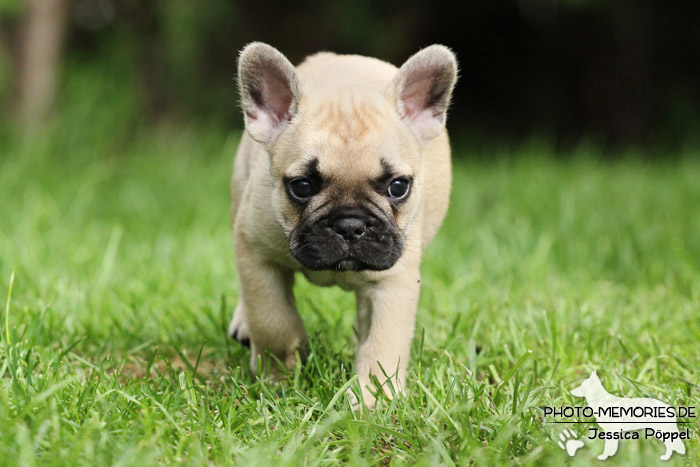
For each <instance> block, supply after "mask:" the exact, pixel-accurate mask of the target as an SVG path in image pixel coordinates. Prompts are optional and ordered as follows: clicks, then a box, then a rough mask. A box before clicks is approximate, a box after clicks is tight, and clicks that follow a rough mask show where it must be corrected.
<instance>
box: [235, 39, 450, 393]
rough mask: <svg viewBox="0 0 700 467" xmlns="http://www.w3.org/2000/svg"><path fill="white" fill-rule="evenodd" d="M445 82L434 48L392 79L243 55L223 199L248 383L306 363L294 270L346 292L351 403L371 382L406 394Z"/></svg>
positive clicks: (348, 66) (433, 224)
mask: <svg viewBox="0 0 700 467" xmlns="http://www.w3.org/2000/svg"><path fill="white" fill-rule="evenodd" d="M456 79H457V62H456V59H455V56H454V54H453V53H452V52H451V51H450V50H449V49H448V48H447V47H444V46H442V45H432V46H430V47H427V48H425V49H423V50H421V51H419V52H418V53H416V54H415V55H413V56H412V57H411V58H409V59H408V61H406V63H404V64H403V65H402V66H401V68H398V69H397V68H396V67H394V66H393V65H390V64H389V63H386V62H383V61H380V60H377V59H375V58H369V57H362V56H358V55H336V54H333V53H325V52H324V53H319V54H316V55H312V56H310V57H308V58H307V59H306V60H305V61H304V62H303V63H302V64H301V65H299V66H298V67H296V68H295V67H294V66H293V65H292V64H291V63H290V62H289V60H287V58H286V57H285V56H284V55H282V54H281V53H280V52H279V51H278V50H277V49H275V48H273V47H271V46H269V45H267V44H263V43H260V42H255V43H251V44H249V45H248V46H246V47H245V48H244V49H243V51H242V52H241V54H240V58H239V62H238V85H239V89H240V97H241V105H242V107H243V112H244V118H245V128H246V131H245V134H244V135H243V138H242V140H241V142H240V146H239V148H238V153H237V155H236V159H235V163H234V172H233V182H232V188H231V197H232V204H231V214H232V218H233V237H234V246H235V252H236V266H237V269H238V280H239V285H240V288H239V291H240V298H239V302H238V305H237V307H236V309H235V312H234V314H233V320H232V322H231V325H230V328H229V333H230V335H231V336H232V337H234V338H235V339H237V340H238V341H240V342H241V343H243V344H244V345H248V344H249V345H250V347H251V350H252V355H251V361H250V366H251V369H252V371H253V372H254V373H255V372H256V371H257V368H258V359H259V358H260V359H261V362H262V368H263V371H264V372H266V373H267V374H271V375H273V376H274V375H276V374H277V375H278V374H279V372H280V371H283V369H281V368H280V367H279V362H281V364H282V365H284V366H285V367H286V368H287V369H290V370H291V369H293V368H294V367H295V365H297V364H298V361H297V360H299V359H301V360H303V359H304V357H305V355H306V353H307V344H308V343H307V335H306V331H305V329H304V325H303V323H302V320H301V318H300V316H299V313H298V312H297V309H296V306H295V304H294V296H293V293H292V286H293V284H294V274H295V272H297V271H298V272H301V273H302V274H304V275H305V276H306V277H307V278H308V279H309V281H311V282H312V283H314V284H318V285H323V286H327V285H339V286H340V287H342V288H343V289H345V290H352V291H354V292H355V294H356V297H357V334H358V340H359V347H358V350H357V356H356V359H355V371H356V372H357V374H358V378H359V382H360V385H361V387H362V397H363V399H364V402H365V403H366V404H367V405H368V406H372V405H373V404H374V403H375V401H376V399H375V395H374V394H373V392H374V393H376V390H375V389H374V388H373V386H372V380H373V379H374V377H376V378H377V379H378V381H379V382H380V383H381V384H382V386H383V389H384V391H385V392H386V393H387V394H388V395H389V396H391V387H393V389H394V390H396V391H401V390H403V389H404V388H405V387H406V374H407V369H408V363H409V357H410V347H411V340H412V338H413V333H414V327H415V317H416V309H417V305H418V295H419V290H420V261H421V254H422V252H423V250H424V249H425V247H426V246H427V245H428V243H429V242H430V241H431V239H432V238H433V236H434V235H435V233H436V232H437V230H438V228H439V226H440V224H441V223H442V220H443V218H444V216H445V212H446V210H447V205H448V201H449V195H450V184H451V162H450V145H449V141H448V137H447V132H446V130H445V120H446V112H447V107H448V104H449V102H450V97H451V94H452V89H453V87H454V85H455V81H456ZM272 356H274V357H276V358H272ZM277 360H279V362H277ZM389 382H390V383H391V384H389Z"/></svg>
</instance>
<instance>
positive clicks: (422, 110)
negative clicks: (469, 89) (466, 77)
mask: <svg viewBox="0 0 700 467" xmlns="http://www.w3.org/2000/svg"><path fill="white" fill-rule="evenodd" d="M456 81H457V59H456V58H455V54H454V53H452V51H451V50H450V49H448V48H447V47H445V46H444V45H431V46H430V47H427V48H425V49H423V50H421V51H420V52H418V53H416V54H415V55H413V56H412V57H411V58H409V59H408V60H407V61H406V63H404V64H403V65H402V66H401V68H400V69H399V71H398V72H397V74H396V77H395V78H394V80H393V81H392V83H391V85H390V86H389V93H390V97H392V98H394V99H396V109H397V111H398V112H399V116H400V117H401V119H402V120H403V121H404V122H405V123H406V125H408V127H409V128H410V129H411V130H412V131H413V132H414V133H415V134H416V135H417V136H418V137H419V138H420V139H421V140H424V141H427V140H429V139H431V138H434V137H436V136H437V135H439V134H440V132H442V130H443V128H445V121H446V120H447V107H448V106H449V104H450V98H451V97H452V89H453V88H454V85H455V82H456Z"/></svg>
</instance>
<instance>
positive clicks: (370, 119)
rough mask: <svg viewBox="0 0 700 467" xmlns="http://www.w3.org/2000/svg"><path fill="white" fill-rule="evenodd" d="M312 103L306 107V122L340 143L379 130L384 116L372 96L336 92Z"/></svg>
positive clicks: (357, 138) (322, 96)
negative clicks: (310, 122)
mask: <svg viewBox="0 0 700 467" xmlns="http://www.w3.org/2000/svg"><path fill="white" fill-rule="evenodd" d="M315 100H316V102H315V103H310V104H309V105H310V109H309V119H310V120H312V121H313V127H314V129H315V130H317V131H322V132H324V133H325V134H326V137H328V138H329V139H337V140H339V141H340V142H341V143H344V144H349V143H351V142H352V141H354V140H359V139H363V138H365V137H367V136H368V135H370V134H371V133H372V132H373V130H376V129H379V128H381V123H382V121H383V120H384V118H383V117H385V116H383V115H382V112H381V110H380V109H379V106H378V105H377V102H375V101H376V96H372V95H365V94H363V93H356V92H347V91H345V92H344V91H342V90H337V89H336V90H334V92H332V93H330V92H329V93H323V94H322V95H320V96H317V99H315Z"/></svg>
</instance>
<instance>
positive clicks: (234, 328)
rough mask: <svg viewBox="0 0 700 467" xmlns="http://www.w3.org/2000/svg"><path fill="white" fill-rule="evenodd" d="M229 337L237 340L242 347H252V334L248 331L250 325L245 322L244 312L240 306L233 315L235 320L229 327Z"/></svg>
mask: <svg viewBox="0 0 700 467" xmlns="http://www.w3.org/2000/svg"><path fill="white" fill-rule="evenodd" d="M228 335H229V336H231V337H233V338H234V339H236V340H237V341H238V342H239V343H240V344H241V345H243V346H245V347H250V332H249V331H248V323H247V322H246V320H245V317H244V313H243V310H242V309H241V308H240V305H239V306H238V307H236V311H235V312H234V313H233V319H232V320H231V324H230V325H229V327H228Z"/></svg>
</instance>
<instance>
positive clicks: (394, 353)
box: [355, 266, 420, 407]
mask: <svg viewBox="0 0 700 467" xmlns="http://www.w3.org/2000/svg"><path fill="white" fill-rule="evenodd" d="M419 292H420V271H419V270H418V267H417V266H416V267H415V268H412V269H403V270H401V271H400V272H398V273H397V274H394V275H392V276H390V277H386V278H384V279H382V280H381V281H380V282H379V283H376V284H373V285H369V286H366V287H364V288H362V289H360V290H358V291H357V312H358V337H359V341H360V342H359V344H360V345H359V347H358V350H357V356H356V358H355V371H356V372H357V375H358V377H359V380H360V385H361V387H362V396H363V398H364V400H365V404H367V406H369V407H371V406H373V405H374V403H375V401H376V400H375V396H374V395H373V394H372V392H373V391H376V389H374V386H373V385H372V382H371V381H372V379H373V378H374V377H376V378H377V379H378V380H379V382H380V383H381V384H382V388H383V390H384V392H385V393H386V394H387V395H388V396H389V397H391V396H392V393H391V386H393V388H394V390H395V391H403V389H404V388H405V387H406V374H407V371H408V362H409V359H410V354H411V341H412V340H413V332H414V329H415V320H416V311H417V308H418V295H419Z"/></svg>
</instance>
